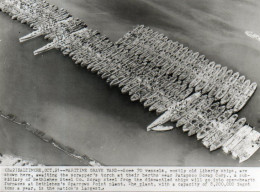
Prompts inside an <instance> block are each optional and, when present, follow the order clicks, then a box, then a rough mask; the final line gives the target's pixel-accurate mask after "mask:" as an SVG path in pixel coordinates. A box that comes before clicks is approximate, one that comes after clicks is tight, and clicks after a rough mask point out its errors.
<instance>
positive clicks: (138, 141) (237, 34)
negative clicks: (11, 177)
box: [0, 0, 260, 166]
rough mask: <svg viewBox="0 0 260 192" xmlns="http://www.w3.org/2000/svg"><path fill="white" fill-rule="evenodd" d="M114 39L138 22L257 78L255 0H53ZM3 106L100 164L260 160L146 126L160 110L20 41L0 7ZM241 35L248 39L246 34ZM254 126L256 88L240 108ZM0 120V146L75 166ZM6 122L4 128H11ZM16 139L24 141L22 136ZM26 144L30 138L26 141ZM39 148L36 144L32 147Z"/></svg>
mask: <svg viewBox="0 0 260 192" xmlns="http://www.w3.org/2000/svg"><path fill="white" fill-rule="evenodd" d="M51 2H52V3H54V4H57V5H59V6H60V7H63V8H65V9H67V10H69V12H70V13H71V14H72V15H74V16H75V17H79V18H80V19H82V20H84V21H85V22H86V23H87V24H88V25H89V27H90V28H93V29H97V30H99V31H100V32H101V33H102V34H104V35H106V36H108V37H109V38H110V39H111V40H113V41H116V40H117V39H119V38H120V37H121V36H123V35H124V34H125V33H126V32H127V31H129V30H131V29H133V27H134V26H136V25H138V24H144V25H146V26H149V27H151V28H152V29H154V30H157V31H159V32H161V33H164V34H166V35H167V36H168V37H169V38H170V39H172V40H176V41H179V42H181V43H183V44H184V45H185V46H188V47H190V48H191V49H192V50H194V51H198V52H200V53H201V54H204V55H206V56H207V57H208V58H209V59H210V60H214V61H216V63H220V64H222V65H223V66H228V67H229V68H231V69H233V70H234V71H239V72H240V73H241V74H243V75H245V76H246V78H248V79H250V80H252V81H255V82H257V83H258V84H260V77H259V74H260V67H259V61H260V42H259V41H258V39H257V38H254V37H256V35H260V25H259V20H258V18H259V17H260V11H259V10H260V2H259V1H257V0H255V1H253V0H252V1H251V0H229V1H228V0H218V1H209V0H124V1H122V0H109V1H108V0H77V1H73V0H62V1H61V0H55V1H54V0H51ZM0 26H1V29H0V58H1V60H0V87H1V89H0V107H1V109H2V110H4V111H7V112H10V113H13V114H16V115H17V116H18V117H19V118H20V119H24V120H26V121H28V122H30V123H31V124H33V125H34V126H35V127H37V128H38V129H40V130H42V131H44V132H46V133H48V134H49V135H52V136H53V137H54V138H55V139H56V140H57V141H59V142H61V143H63V144H64V145H67V146H70V147H72V148H74V149H76V150H78V151H80V152H81V153H83V154H87V155H88V156H90V157H92V158H94V159H96V160H98V161H100V162H102V163H104V164H106V165H177V166H259V165H260V152H259V151H258V152H257V153H256V154H255V155H254V156H253V157H252V158H251V159H250V160H248V161H246V162H244V163H242V164H239V163H238V161H236V160H233V159H232V158H231V156H230V155H225V154H224V153H223V152H222V151H221V150H218V151H215V152H209V151H208V150H207V149H206V148H204V147H203V146H202V144H201V143H200V142H198V141H197V140H196V138H195V137H188V136H187V135H186V133H183V132H182V131H181V130H180V129H174V130H173V131H171V132H164V133H155V132H146V126H147V125H148V124H150V123H151V122H152V121H153V120H154V119H155V118H156V117H157V116H156V114H155V113H150V112H148V111H147V109H144V108H143V106H142V105H141V104H140V103H138V102H134V103H133V102H130V100H129V96H128V95H122V94H121V92H120V90H119V89H118V88H116V87H112V88H111V87H109V86H108V85H107V84H106V83H105V81H104V80H102V79H101V78H99V77H98V76H97V75H96V74H93V73H91V72H89V71H87V70H84V69H82V68H80V67H79V66H77V65H75V64H74V63H73V62H72V61H71V59H69V58H68V57H64V56H63V55H62V54H61V53H60V52H59V51H57V50H52V51H50V52H47V53H44V54H41V55H38V56H33V51H34V50H36V49H38V48H39V47H41V46H43V45H44V44H46V43H47V41H46V40H44V39H43V38H41V37H40V38H37V39H34V40H31V41H29V42H26V43H22V44H21V43H19V42H18V38H19V37H21V36H23V35H26V34H28V33H30V32H31V29H30V28H29V27H28V26H26V25H22V24H20V23H19V22H17V21H13V20H11V19H10V18H9V17H8V16H7V15H6V14H4V13H0ZM246 31H250V32H253V33H254V34H256V35H255V36H252V35H251V36H248V35H246V33H245V32H246ZM239 115H240V116H241V117H242V116H245V117H246V118H247V120H248V123H250V125H252V126H254V127H256V129H257V130H258V131H260V91H259V89H258V90H257V91H256V92H255V94H254V96H253V97H252V98H251V99H250V101H249V102H248V104H247V105H246V107H245V108H244V109H243V110H242V111H241V112H240V113H239ZM4 121H5V120H0V122H1V128H0V130H1V132H0V141H1V143H0V144H1V145H0V149H1V150H2V151H6V152H8V153H15V155H20V156H24V157H26V156H27V157H29V158H32V159H33V158H34V159H36V160H38V161H39V162H40V163H45V164H48V165H60V164H64V165H65V164H66V165H67V164H77V163H76V162H74V161H73V160H71V159H66V157H65V155H64V157H63V155H62V154H60V153H59V152H57V151H55V152H51V151H52V149H50V148H51V147H52V146H50V145H47V144H43V143H41V142H42V141H41V140H39V139H38V138H35V137H34V136H33V135H32V134H26V133H22V132H23V131H21V130H18V129H19V128H18V127H13V126H12V125H11V124H9V123H5V122H4ZM9 127H10V128H9ZM21 141H23V142H21ZM26 141H27V142H26ZM37 149H38V150H37Z"/></svg>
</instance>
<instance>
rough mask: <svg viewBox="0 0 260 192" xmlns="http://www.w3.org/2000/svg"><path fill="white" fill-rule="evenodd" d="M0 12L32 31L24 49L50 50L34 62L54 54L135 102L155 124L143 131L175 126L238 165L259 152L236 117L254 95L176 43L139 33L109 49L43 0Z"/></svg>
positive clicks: (258, 142) (11, 3) (15, 1)
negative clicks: (40, 40) (37, 42)
mask: <svg viewBox="0 0 260 192" xmlns="http://www.w3.org/2000/svg"><path fill="white" fill-rule="evenodd" d="M0 9H1V10H2V11H3V12H6V13H8V14H9V15H10V16H11V17H12V19H17V20H19V21H21V22H22V23H26V24H28V25H29V26H30V27H32V28H33V29H34V30H35V31H34V32H32V33H30V34H28V35H25V36H24V37H21V38H20V39H19V40H20V42H25V41H27V40H30V39H32V38H35V37H38V36H44V38H45V39H49V40H51V41H52V42H50V43H48V44H47V45H45V46H43V47H41V48H39V49H37V50H35V51H34V55H38V54H42V53H43V52H45V51H48V50H51V49H59V50H61V51H62V53H63V54H64V55H69V56H70V57H71V58H72V60H74V61H75V63H76V64H79V65H81V66H82V67H85V68H87V69H89V70H91V71H92V72H95V73H97V74H98V75H100V76H101V78H103V79H106V81H107V83H108V84H109V85H111V86H118V87H119V88H120V89H121V92H122V93H129V95H130V99H131V100H132V101H140V102H141V103H142V104H143V105H144V107H147V108H148V109H149V111H156V112H157V113H158V114H160V116H159V117H158V118H157V119H156V120H155V121H154V122H152V123H151V124H150V125H148V127H147V131H169V130H172V129H173V126H164V124H165V123H167V122H176V127H182V129H183V131H184V132H188V135H189V136H191V135H195V134H196V136H197V139H198V140H201V141H202V143H203V145H204V146H205V147H207V148H209V150H210V151H213V150H216V149H218V148H222V149H223V151H224V152H225V153H231V154H232V156H233V157H234V158H239V161H240V162H243V161H245V160H247V159H248V158H250V157H251V156H252V155H253V154H254V153H255V152H256V151H257V150H258V149H259V147H260V133H259V132H257V131H256V130H255V129H254V128H253V127H251V126H249V125H248V124H247V123H246V119H245V118H239V117H238V115H237V114H236V113H237V112H238V111H240V110H241V109H242V108H243V107H244V106H245V105H246V103H247V102H248V100H249V99H250V98H251V96H252V95H253V93H254V92H255V90H256V88H257V84H256V83H255V82H251V81H250V80H249V79H246V77H245V76H243V75H241V74H240V73H239V72H234V71H233V70H232V69H228V68H227V67H225V66H222V65H220V64H217V63H215V62H214V61H210V60H209V59H207V58H206V56H205V55H202V54H200V53H198V52H195V51H193V50H191V49H189V48H188V47H185V46H184V45H183V44H181V43H180V42H178V41H172V40H170V39H169V38H168V37H166V36H165V35H163V34H160V33H158V32H155V31H153V30H152V29H151V28H149V27H145V26H144V25H139V26H136V27H135V28H134V29H133V30H132V31H129V32H128V33H126V34H125V35H124V36H123V37H122V38H120V39H119V40H118V41H117V42H115V43H114V42H112V41H110V40H109V38H107V37H106V36H104V35H101V34H100V33H99V32H98V31H96V30H93V29H90V28H89V27H88V26H87V24H85V23H84V22H83V21H81V20H80V19H78V18H74V17H73V16H71V15H70V14H69V13H68V11H66V10H64V9H60V8H58V7H56V6H55V5H51V4H49V3H48V2H46V1H40V0H2V1H0Z"/></svg>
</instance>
